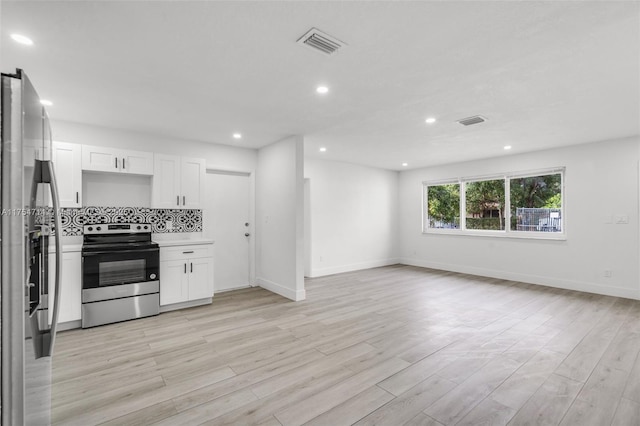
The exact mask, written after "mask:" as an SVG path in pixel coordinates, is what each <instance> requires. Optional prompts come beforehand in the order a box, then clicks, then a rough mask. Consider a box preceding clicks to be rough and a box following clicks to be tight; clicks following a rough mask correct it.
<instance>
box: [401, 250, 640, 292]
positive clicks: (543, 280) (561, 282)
mask: <svg viewBox="0 0 640 426" xmlns="http://www.w3.org/2000/svg"><path fill="white" fill-rule="evenodd" d="M400 263H401V264H403V265H410V266H419V267H422V268H431V269H438V270H442V271H449V272H459V273H462V274H469V275H477V276H482V277H489V278H498V279H503V280H510V281H519V282H523V283H527V284H538V285H544V286H547V287H555V288H562V289H565V290H575V291H582V292H585V293H595V294H601V295H604V296H614V297H623V298H626V299H636V300H638V299H640V293H639V292H638V290H637V289H629V288H624V287H613V286H604V285H601V284H596V283H589V282H584V281H574V280H566V279H562V278H553V277H545V276H541V275H530V274H520V273H517V272H508V271H499V270H495V269H485V268H476V267H470V266H465V265H455V264H449V263H439V262H429V261H426V260H423V259H415V258H406V257H405V258H401V259H400Z"/></svg>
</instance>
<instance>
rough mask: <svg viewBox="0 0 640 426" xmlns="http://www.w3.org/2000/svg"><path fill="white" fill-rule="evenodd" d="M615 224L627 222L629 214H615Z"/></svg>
mask: <svg viewBox="0 0 640 426" xmlns="http://www.w3.org/2000/svg"><path fill="white" fill-rule="evenodd" d="M615 221H616V225H625V224H627V223H629V216H627V215H625V214H617V215H616V217H615Z"/></svg>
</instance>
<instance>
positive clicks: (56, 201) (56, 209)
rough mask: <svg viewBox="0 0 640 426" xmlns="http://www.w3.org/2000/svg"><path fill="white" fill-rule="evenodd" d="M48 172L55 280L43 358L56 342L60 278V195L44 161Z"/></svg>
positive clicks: (53, 174) (51, 351) (52, 174)
mask: <svg viewBox="0 0 640 426" xmlns="http://www.w3.org/2000/svg"><path fill="white" fill-rule="evenodd" d="M45 164H46V165H47V168H48V171H49V185H50V188H51V199H52V202H53V217H54V221H55V227H56V233H55V238H56V274H55V275H56V278H55V284H54V292H55V298H54V300H53V315H52V317H51V330H50V331H49V333H50V337H49V348H48V353H47V354H46V355H45V356H52V355H53V345H54V343H55V340H56V332H57V329H58V315H59V313H60V277H61V276H62V220H61V218H60V194H59V193H58V183H57V180H56V174H55V171H54V169H53V163H52V162H51V161H45Z"/></svg>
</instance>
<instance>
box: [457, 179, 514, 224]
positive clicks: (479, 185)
mask: <svg viewBox="0 0 640 426" xmlns="http://www.w3.org/2000/svg"><path fill="white" fill-rule="evenodd" d="M465 197H466V206H465V211H466V219H465V220H466V229H491V230H504V220H505V219H504V199H505V198H504V179H494V180H482V181H478V182H468V183H467V184H465Z"/></svg>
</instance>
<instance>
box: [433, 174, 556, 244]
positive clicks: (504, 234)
mask: <svg viewBox="0 0 640 426" xmlns="http://www.w3.org/2000/svg"><path fill="white" fill-rule="evenodd" d="M565 173H566V169H565V167H553V168H546V169H539V170H528V171H522V172H511V173H499V174H491V175H485V176H472V177H459V178H452V179H444V180H437V181H436V180H433V181H424V182H422V233H423V234H448V235H472V236H482V237H498V238H526V239H538V240H566V239H567V214H566V208H565V206H566V195H565ZM554 174H559V175H560V191H561V207H560V208H561V211H562V217H561V229H562V231H561V232H539V231H514V230H511V179H518V178H527V177H535V176H545V175H554ZM496 179H504V191H505V201H504V211H505V218H504V220H505V229H504V230H486V229H467V228H466V227H467V223H466V222H467V221H466V216H467V211H466V210H467V209H466V184H467V183H470V182H478V181H484V180H496ZM447 184H459V185H460V228H459V229H439V228H429V209H428V204H427V203H428V201H429V200H428V199H427V197H428V188H429V187H430V186H439V185H447Z"/></svg>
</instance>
